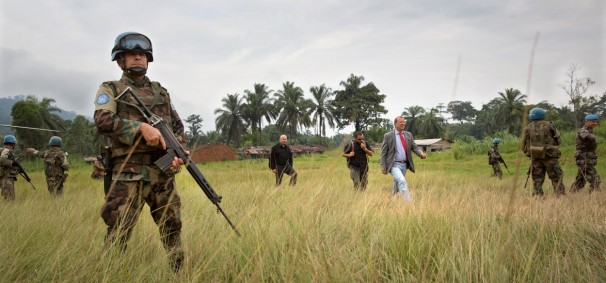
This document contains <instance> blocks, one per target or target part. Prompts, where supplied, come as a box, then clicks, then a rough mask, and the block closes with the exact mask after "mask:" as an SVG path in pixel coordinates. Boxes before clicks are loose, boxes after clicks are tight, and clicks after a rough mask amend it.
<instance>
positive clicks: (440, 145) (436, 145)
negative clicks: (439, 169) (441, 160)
mask: <svg viewBox="0 0 606 283" xmlns="http://www.w3.org/2000/svg"><path fill="white" fill-rule="evenodd" d="M415 143H416V144H417V146H419V147H420V148H421V149H423V151H424V152H434V151H442V150H446V149H450V148H451V147H452V144H453V143H454V142H453V141H451V140H447V139H424V140H415Z"/></svg>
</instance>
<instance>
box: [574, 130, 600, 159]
mask: <svg viewBox="0 0 606 283" xmlns="http://www.w3.org/2000/svg"><path fill="white" fill-rule="evenodd" d="M575 146H576V149H577V152H579V153H580V152H583V153H587V152H591V153H595V151H596V149H597V148H598V143H597V141H596V137H595V135H594V134H593V129H591V128H587V127H583V128H581V129H580V130H579V131H578V132H577V139H576V142H575Z"/></svg>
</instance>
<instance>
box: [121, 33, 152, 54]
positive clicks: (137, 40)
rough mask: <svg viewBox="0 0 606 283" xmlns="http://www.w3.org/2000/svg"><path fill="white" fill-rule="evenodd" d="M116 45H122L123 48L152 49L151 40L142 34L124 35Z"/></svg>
mask: <svg viewBox="0 0 606 283" xmlns="http://www.w3.org/2000/svg"><path fill="white" fill-rule="evenodd" d="M116 46H120V47H122V49H123V50H138V49H140V50H150V49H151V42H150V41H149V39H148V38H147V37H146V36H144V35H142V34H129V35H126V36H124V37H122V38H121V39H120V41H119V42H117V43H116Z"/></svg>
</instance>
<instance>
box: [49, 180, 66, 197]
mask: <svg viewBox="0 0 606 283" xmlns="http://www.w3.org/2000/svg"><path fill="white" fill-rule="evenodd" d="M46 186H47V188H48V192H49V193H51V195H53V196H56V197H60V196H62V195H63V176H46Z"/></svg>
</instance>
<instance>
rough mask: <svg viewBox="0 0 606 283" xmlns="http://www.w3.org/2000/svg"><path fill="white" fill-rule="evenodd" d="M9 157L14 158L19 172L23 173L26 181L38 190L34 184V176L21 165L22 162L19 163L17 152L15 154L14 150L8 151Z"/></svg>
mask: <svg viewBox="0 0 606 283" xmlns="http://www.w3.org/2000/svg"><path fill="white" fill-rule="evenodd" d="M8 159H10V160H12V161H13V166H15V167H17V173H19V175H21V177H23V179H25V181H27V182H28V183H29V184H30V185H32V188H33V189H34V190H36V187H34V184H33V183H32V178H30V177H29V175H27V172H25V170H24V169H23V166H21V163H19V161H18V160H17V159H18V158H17V157H16V156H15V154H13V152H12V151H9V152H8Z"/></svg>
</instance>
